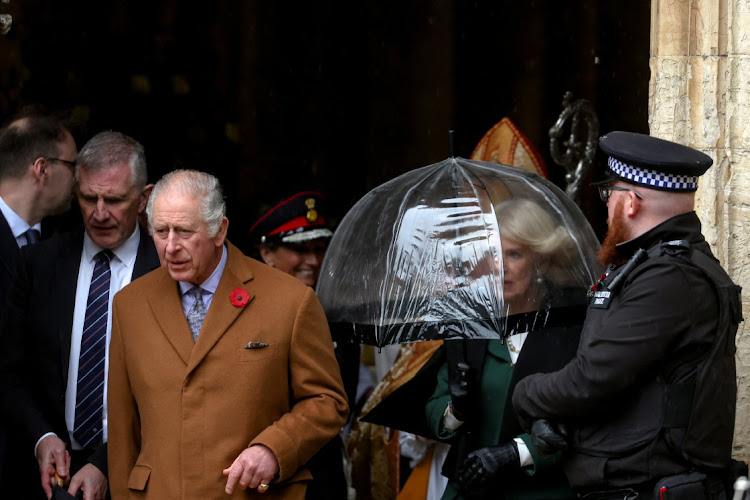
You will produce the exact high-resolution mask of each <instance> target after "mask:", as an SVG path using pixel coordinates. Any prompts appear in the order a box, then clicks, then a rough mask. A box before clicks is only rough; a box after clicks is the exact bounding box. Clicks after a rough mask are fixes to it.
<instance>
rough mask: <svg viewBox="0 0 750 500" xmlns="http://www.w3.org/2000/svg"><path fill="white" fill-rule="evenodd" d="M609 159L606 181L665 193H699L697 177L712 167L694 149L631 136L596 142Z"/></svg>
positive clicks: (618, 134) (612, 135)
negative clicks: (619, 182) (634, 185)
mask: <svg viewBox="0 0 750 500" xmlns="http://www.w3.org/2000/svg"><path fill="white" fill-rule="evenodd" d="M599 147H600V148H601V149H602V151H604V152H605V153H607V154H608V155H609V158H608V159H607V165H608V166H609V171H608V172H607V174H608V176H609V179H607V180H606V181H603V182H611V181H612V180H621V181H624V182H628V183H630V184H636V185H639V186H646V187H649V188H653V189H660V190H664V191H679V192H690V191H695V190H696V189H698V177H700V176H701V175H703V174H704V173H705V172H706V170H708V168H709V167H710V166H711V164H712V163H713V160H712V159H711V157H710V156H708V155H707V154H705V153H702V152H700V151H697V150H695V149H693V148H689V147H687V146H683V145H682V144H677V143H676V142H671V141H666V140H664V139H659V138H657V137H651V136H649V135H644V134H636V133H633V132H619V131H616V132H610V133H608V134H607V135H605V136H603V137H602V138H601V139H599Z"/></svg>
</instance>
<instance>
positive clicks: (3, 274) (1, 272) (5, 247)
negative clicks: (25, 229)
mask: <svg viewBox="0 0 750 500" xmlns="http://www.w3.org/2000/svg"><path fill="white" fill-rule="evenodd" d="M20 256H21V251H20V250H19V249H18V243H16V239H15V238H14V237H13V233H12V232H11V231H10V226H9V225H8V221H7V220H5V216H3V214H2V212H0V328H1V327H2V324H3V321H4V320H5V311H6V309H7V308H6V306H5V304H6V303H7V302H8V297H9V296H10V290H11V288H12V287H13V280H14V279H15V276H16V267H17V266H18V261H19V259H20Z"/></svg>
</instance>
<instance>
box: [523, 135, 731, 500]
mask: <svg viewBox="0 0 750 500" xmlns="http://www.w3.org/2000/svg"><path fill="white" fill-rule="evenodd" d="M600 147H601V149H602V150H603V151H604V152H605V153H606V154H607V155H608V166H609V171H608V174H609V178H608V179H607V180H606V181H604V182H602V183H599V186H598V188H599V193H600V196H601V199H602V201H604V202H605V203H606V204H607V212H608V232H607V236H606V238H605V240H604V242H603V244H602V249H601V253H600V258H601V259H602V260H603V262H604V263H605V264H609V265H610V266H609V268H608V270H607V273H606V274H605V275H604V276H603V277H602V278H601V279H600V280H599V282H598V283H596V284H595V285H594V286H593V287H592V290H591V291H590V292H589V295H590V302H589V308H588V312H587V316H586V321H585V324H584V327H583V333H582V335H581V343H580V345H579V348H578V353H577V355H576V357H575V358H574V360H573V361H571V362H570V363H569V364H568V365H566V366H565V367H564V368H563V369H562V370H560V371H558V372H555V373H552V374H546V375H541V374H540V375H531V376H529V377H528V378H526V379H524V380H522V381H521V382H520V383H519V384H518V386H517V387H516V390H515V393H514V396H513V404H514V406H515V409H516V412H517V414H518V415H519V418H520V419H521V421H522V423H523V425H524V426H525V427H526V428H531V431H532V437H533V439H534V441H532V442H534V443H535V444H538V445H539V447H540V448H546V451H547V452H553V451H555V450H558V449H566V448H567V455H566V460H565V461H564V467H565V472H566V475H567V476H568V480H569V481H570V483H571V486H573V487H574V489H575V490H576V491H578V492H579V494H581V495H582V496H583V495H586V494H588V495H589V496H586V497H585V498H620V499H622V498H691V499H700V498H711V499H713V498H725V496H724V495H725V484H724V482H723V480H725V478H726V475H727V474H726V473H727V470H728V468H729V466H730V462H731V448H732V437H733V429H734V415H735V402H736V391H737V388H736V378H735V359H734V352H735V343H734V337H735V333H736V331H737V323H738V322H739V321H741V320H742V318H741V312H740V302H739V291H740V289H739V287H738V286H736V285H734V284H733V283H732V282H731V280H730V279H729V277H728V276H727V275H726V273H725V272H724V271H723V269H721V267H720V266H719V264H718V261H717V260H716V259H715V257H714V256H713V255H712V253H711V250H710V249H709V245H708V243H707V242H706V240H705V238H704V237H703V235H702V234H701V224H700V221H699V219H698V216H697V215H696V213H695V212H694V211H693V209H694V193H695V191H696V189H697V187H698V178H699V177H700V176H701V175H702V174H703V173H705V171H706V170H707V169H708V168H709V167H710V166H711V163H712V160H711V158H710V157H708V156H706V155H705V154H703V153H701V152H698V151H696V150H694V149H691V148H688V147H685V146H682V145H680V144H676V143H673V142H669V141H665V140H662V139H658V138H655V137H650V136H647V135H641V134H634V133H628V132H612V133H610V134H607V135H606V136H604V137H602V138H601V140H600ZM667 495H669V496H667Z"/></svg>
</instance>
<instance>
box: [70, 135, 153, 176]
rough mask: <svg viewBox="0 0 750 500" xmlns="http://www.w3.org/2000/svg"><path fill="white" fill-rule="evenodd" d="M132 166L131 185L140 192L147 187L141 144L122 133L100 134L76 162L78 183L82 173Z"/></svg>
mask: <svg viewBox="0 0 750 500" xmlns="http://www.w3.org/2000/svg"><path fill="white" fill-rule="evenodd" d="M120 163H127V164H128V165H129V166H130V177H131V179H130V180H131V184H132V185H133V187H135V188H136V189H138V190H142V189H143V188H144V187H145V186H146V181H147V180H148V172H147V171H146V154H145V152H144V150H143V146H142V145H141V143H139V142H138V141H136V140H135V139H133V138H132V137H129V136H127V135H125V134H121V133H120V132H113V131H111V130H108V131H105V132H99V133H98V134H96V135H95V136H94V137H92V138H91V139H89V141H88V142H87V143H86V144H84V145H83V147H82V148H81V151H80V152H79V153H78V158H77V160H76V181H78V180H79V175H80V171H81V169H82V168H85V169H86V170H87V171H89V172H99V171H102V170H105V169H107V168H109V167H111V166H113V165H118V164H120Z"/></svg>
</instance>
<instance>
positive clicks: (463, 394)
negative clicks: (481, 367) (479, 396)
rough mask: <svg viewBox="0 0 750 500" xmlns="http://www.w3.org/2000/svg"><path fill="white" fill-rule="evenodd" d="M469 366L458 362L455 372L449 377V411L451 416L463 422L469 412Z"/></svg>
mask: <svg viewBox="0 0 750 500" xmlns="http://www.w3.org/2000/svg"><path fill="white" fill-rule="evenodd" d="M469 370H470V368H469V365H468V364H466V363H464V362H460V363H458V364H457V365H456V371H455V373H453V374H452V375H453V376H452V377H450V383H449V389H450V393H451V406H452V408H451V411H452V413H453V416H454V417H456V418H457V419H459V420H461V421H463V420H466V415H467V413H468V410H469V405H470V403H469V399H470V390H469V386H470V384H469Z"/></svg>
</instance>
